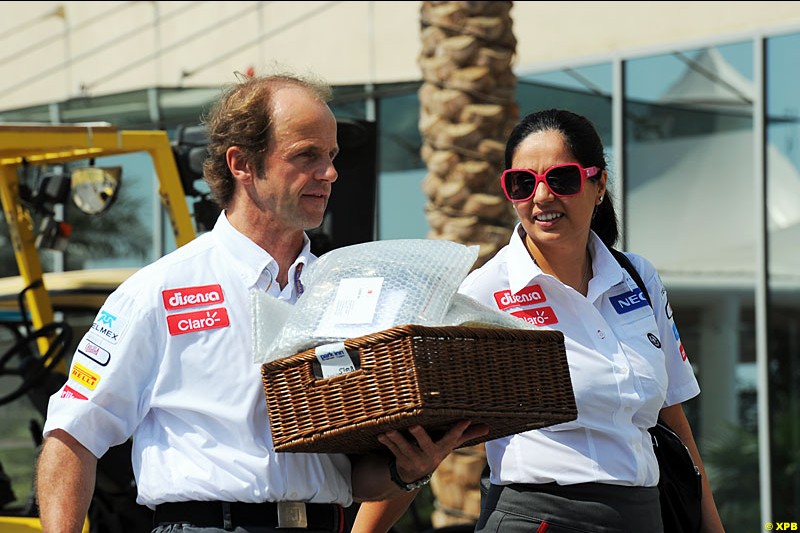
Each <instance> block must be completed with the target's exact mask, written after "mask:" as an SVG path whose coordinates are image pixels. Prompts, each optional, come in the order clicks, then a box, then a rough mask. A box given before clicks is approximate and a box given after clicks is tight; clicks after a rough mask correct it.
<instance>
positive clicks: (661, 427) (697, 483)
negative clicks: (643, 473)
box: [649, 419, 703, 533]
mask: <svg viewBox="0 0 800 533" xmlns="http://www.w3.org/2000/svg"><path fill="white" fill-rule="evenodd" d="M649 431H650V438H651V439H652V440H653V451H654V452H655V453H656V459H658V468H659V469H660V471H661V477H660V479H659V481H658V491H659V493H660V495H659V498H660V500H661V520H662V521H663V522H664V533H697V532H698V531H700V523H701V509H700V499H701V497H702V494H703V488H702V480H701V475H700V469H699V468H697V466H696V465H695V464H694V461H693V460H692V456H691V455H690V454H689V450H688V448H686V445H685V444H683V441H682V440H681V439H680V437H679V436H678V434H677V433H675V432H674V431H672V429H671V428H670V427H669V426H668V425H666V424H665V423H664V421H662V420H661V419H659V420H658V423H657V424H656V425H655V426H654V427H652V428H650V429H649Z"/></svg>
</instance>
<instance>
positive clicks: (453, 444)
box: [353, 420, 489, 501]
mask: <svg viewBox="0 0 800 533" xmlns="http://www.w3.org/2000/svg"><path fill="white" fill-rule="evenodd" d="M408 431H409V433H411V436H412V437H413V438H414V440H413V441H412V440H410V439H407V438H406V437H405V436H403V434H402V433H401V432H400V431H396V430H391V431H387V432H386V433H384V434H382V435H379V436H378V441H379V442H380V443H381V444H383V445H384V446H386V447H387V448H388V449H389V451H390V452H392V454H394V457H395V464H396V468H397V474H398V475H399V477H400V478H401V479H402V480H403V481H406V482H409V483H410V482H413V481H416V480H418V479H421V478H423V477H425V476H427V475H428V474H432V473H433V471H434V470H436V468H437V467H438V466H439V464H440V463H441V462H442V461H443V460H444V458H445V457H447V456H448V455H450V453H451V452H452V451H453V450H455V449H456V448H458V447H459V446H461V445H462V444H464V443H465V442H467V441H470V440H473V439H476V438H479V437H483V436H485V435H486V434H488V433H489V428H488V427H487V426H486V425H485V424H475V425H471V423H470V421H469V420H462V421H460V422H458V423H456V424H455V425H454V426H453V427H452V428H450V430H448V431H447V433H445V434H444V436H442V437H441V438H440V439H439V440H436V441H434V440H433V439H432V438H431V437H430V435H428V432H427V431H425V428H423V427H422V426H420V425H416V426H411V427H410V428H408ZM402 492H403V491H402V489H401V488H400V487H398V486H397V485H396V484H395V483H394V482H392V480H391V478H390V476H389V462H388V461H387V460H386V459H385V457H383V458H381V457H380V456H377V455H376V456H369V457H365V458H362V460H359V461H357V462H356V463H355V464H354V466H353V498H354V499H356V500H359V501H365V500H382V499H387V498H392V497H396V496H398V495H399V494H401V493H402Z"/></svg>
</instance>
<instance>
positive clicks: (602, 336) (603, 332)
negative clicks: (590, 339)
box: [597, 329, 606, 339]
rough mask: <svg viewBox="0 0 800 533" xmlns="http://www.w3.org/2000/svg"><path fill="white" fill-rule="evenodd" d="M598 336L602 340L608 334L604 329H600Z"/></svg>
mask: <svg viewBox="0 0 800 533" xmlns="http://www.w3.org/2000/svg"><path fill="white" fill-rule="evenodd" d="M597 336H598V337H600V338H601V339H605V338H606V332H605V331H603V330H602V329H598V330H597Z"/></svg>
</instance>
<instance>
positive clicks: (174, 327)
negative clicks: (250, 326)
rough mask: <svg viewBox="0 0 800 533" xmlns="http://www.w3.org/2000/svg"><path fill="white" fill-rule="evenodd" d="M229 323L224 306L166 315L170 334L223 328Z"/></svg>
mask: <svg viewBox="0 0 800 533" xmlns="http://www.w3.org/2000/svg"><path fill="white" fill-rule="evenodd" d="M229 325H230V322H229V321H228V310H227V309H225V308H224V307H215V308H214V309H206V310H204V311H192V312H191V313H180V314H177V315H169V316H167V326H169V334H170V335H183V334H184V333H192V332H195V331H203V330H205V329H216V328H224V327H227V326H229Z"/></svg>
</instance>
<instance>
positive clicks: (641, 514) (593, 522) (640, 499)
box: [475, 483, 664, 533]
mask: <svg viewBox="0 0 800 533" xmlns="http://www.w3.org/2000/svg"><path fill="white" fill-rule="evenodd" d="M475 531H476V532H480V533H489V532H502V533H544V532H545V531H546V532H547V533H644V532H646V533H663V532H664V529H663V526H662V524H661V506H660V504H659V500H658V487H623V486H618V485H608V484H605V483H581V484H578V485H557V484H555V483H548V484H542V485H523V484H514V485H506V486H500V485H490V486H489V487H488V490H487V491H486V492H485V493H484V494H483V498H482V501H481V516H480V518H479V519H478V524H477V526H476V528H475Z"/></svg>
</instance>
